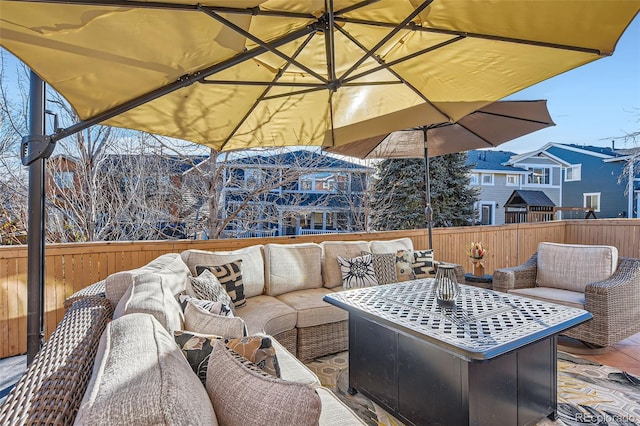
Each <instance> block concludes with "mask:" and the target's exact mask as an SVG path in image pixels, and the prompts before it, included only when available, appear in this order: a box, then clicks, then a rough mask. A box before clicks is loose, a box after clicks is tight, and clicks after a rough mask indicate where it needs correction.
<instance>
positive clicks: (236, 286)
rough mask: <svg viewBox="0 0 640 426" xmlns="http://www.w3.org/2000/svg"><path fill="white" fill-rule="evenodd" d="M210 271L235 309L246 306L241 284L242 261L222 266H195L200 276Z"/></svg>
mask: <svg viewBox="0 0 640 426" xmlns="http://www.w3.org/2000/svg"><path fill="white" fill-rule="evenodd" d="M207 269H208V270H209V271H211V273H213V275H214V276H215V277H216V278H217V279H218V281H220V284H222V287H224V289H225V290H226V291H227V293H228V294H229V296H230V297H231V301H232V302H233V306H234V307H235V308H241V307H243V306H244V305H246V304H247V299H246V298H245V295H244V285H243V283H242V260H240V259H239V260H236V261H233V262H230V263H226V264H224V265H214V266H208V265H207V266H202V265H197V266H196V272H197V273H198V275H200V274H201V273H202V272H203V271H205V270H207Z"/></svg>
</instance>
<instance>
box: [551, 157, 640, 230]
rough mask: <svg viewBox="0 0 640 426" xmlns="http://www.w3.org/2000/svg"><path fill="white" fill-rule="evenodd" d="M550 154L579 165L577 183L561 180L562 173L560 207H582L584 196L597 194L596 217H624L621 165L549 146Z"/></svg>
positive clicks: (625, 213)
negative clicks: (598, 198) (598, 200)
mask: <svg viewBox="0 0 640 426" xmlns="http://www.w3.org/2000/svg"><path fill="white" fill-rule="evenodd" d="M547 152H549V153H550V154H551V155H554V156H556V157H558V158H561V159H562V160H564V161H566V162H568V163H571V164H572V165H581V171H580V180H578V181H565V176H566V170H564V171H563V173H562V179H563V191H562V204H563V206H565V207H584V206H585V204H584V203H585V200H584V198H585V194H600V206H599V211H596V215H597V216H598V217H599V218H615V217H627V216H628V215H629V212H628V211H627V210H628V200H627V196H626V195H625V189H626V187H625V186H626V183H627V182H618V181H619V179H620V175H621V173H622V168H623V166H624V164H623V163H619V162H617V163H606V162H604V161H603V158H601V157H596V156H593V155H589V154H584V153H580V152H576V151H573V150H568V149H562V148H560V147H556V146H553V147H550V148H549V149H547Z"/></svg>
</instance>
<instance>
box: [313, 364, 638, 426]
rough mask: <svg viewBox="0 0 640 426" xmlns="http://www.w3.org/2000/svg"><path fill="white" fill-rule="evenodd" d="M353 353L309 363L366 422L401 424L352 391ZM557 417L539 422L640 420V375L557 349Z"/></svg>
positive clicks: (630, 423) (560, 425)
mask: <svg viewBox="0 0 640 426" xmlns="http://www.w3.org/2000/svg"><path fill="white" fill-rule="evenodd" d="M348 366H349V353H348V352H341V353H339V354H336V355H329V356H325V357H322V358H318V359H316V360H314V361H312V362H310V363H308V364H307V367H309V368H310V369H311V370H312V371H313V372H314V373H316V375H317V376H318V377H319V378H320V381H321V382H322V384H323V385H324V386H326V387H328V388H330V389H331V390H333V391H334V393H335V394H336V395H337V396H338V397H339V398H340V399H341V400H342V401H343V402H344V403H345V404H347V405H348V406H349V407H350V408H351V409H352V410H353V411H354V412H355V413H356V414H357V415H358V416H360V418H361V419H363V420H364V421H365V423H367V424H369V425H372V426H376V425H389V426H396V425H403V423H402V422H400V421H399V420H397V419H396V418H394V417H393V416H391V415H390V414H389V413H387V412H385V411H384V410H383V409H382V408H380V407H379V406H377V405H376V404H375V403H373V402H372V401H371V400H369V399H368V398H366V397H364V396H362V395H361V394H360V393H356V394H355V395H349V393H347V387H348V383H349V370H348ZM558 412H559V415H560V419H559V420H558V421H555V422H553V421H551V420H545V421H542V422H541V423H540V426H551V425H553V426H564V425H566V426H576V425H585V424H589V425H600V426H605V425H607V426H609V425H611V426H617V425H624V426H640V378H638V377H635V376H633V375H631V374H628V373H625V372H624V371H620V370H617V369H615V368H613V367H608V366H603V365H600V364H598V363H595V362H592V361H588V360H585V359H583V358H580V357H577V356H575V355H570V354H568V353H564V352H558Z"/></svg>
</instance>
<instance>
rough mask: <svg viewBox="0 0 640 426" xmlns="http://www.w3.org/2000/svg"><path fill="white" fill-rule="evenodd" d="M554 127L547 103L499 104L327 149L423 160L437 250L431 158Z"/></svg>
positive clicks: (427, 207)
mask: <svg viewBox="0 0 640 426" xmlns="http://www.w3.org/2000/svg"><path fill="white" fill-rule="evenodd" d="M550 126H555V123H554V122H553V120H552V119H551V115H550V114H549V111H548V109H547V101H544V100H539V101H499V102H495V103H493V104H490V105H487V106H486V107H483V108H481V109H479V110H477V111H474V112H472V113H471V114H469V115H467V116H465V117H463V118H461V119H460V120H458V121H457V122H455V123H440V124H430V125H425V126H421V127H419V128H415V129H410V130H401V131H396V132H392V133H390V134H386V135H380V136H377V137H372V138H366V139H363V140H360V141H356V142H353V143H350V144H345V145H341V146H338V147H332V148H327V151H329V152H333V153H336V154H341V155H347V156H351V157H357V158H361V159H382V158H385V159H389V158H423V159H424V170H425V174H424V182H425V219H426V225H427V228H428V230H429V248H433V236H432V233H433V230H432V228H433V209H432V207H431V184H430V178H429V157H436V156H439V155H445V154H451V153H455V152H462V151H468V150H470V149H480V148H495V147H497V146H499V145H500V144H503V143H505V142H508V141H510V140H513V139H516V138H518V137H521V136H524V135H527V134H530V133H533V132H536V131H538V130H542V129H544V128H546V127H550Z"/></svg>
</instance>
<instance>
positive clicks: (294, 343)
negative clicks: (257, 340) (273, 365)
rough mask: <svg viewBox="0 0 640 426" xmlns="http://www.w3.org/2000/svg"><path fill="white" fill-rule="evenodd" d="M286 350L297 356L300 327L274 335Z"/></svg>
mask: <svg viewBox="0 0 640 426" xmlns="http://www.w3.org/2000/svg"><path fill="white" fill-rule="evenodd" d="M273 338H274V339H276V340H277V341H278V343H280V344H281V345H282V346H284V348H285V349H286V350H288V351H289V352H291V354H292V355H293V356H296V355H297V354H296V353H297V349H298V329H296V328H294V329H291V330H288V331H283V332H282V333H278V334H276V335H274V336H273Z"/></svg>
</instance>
